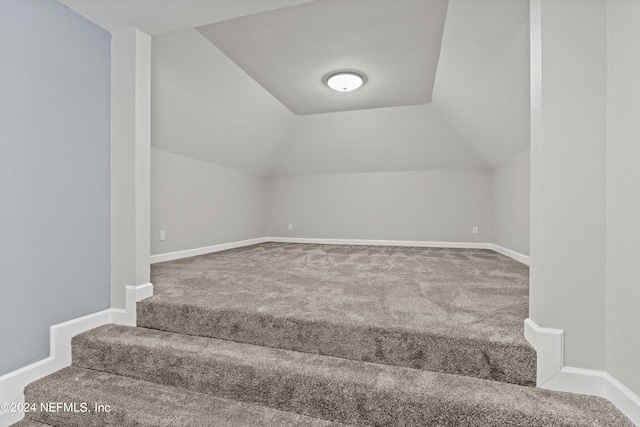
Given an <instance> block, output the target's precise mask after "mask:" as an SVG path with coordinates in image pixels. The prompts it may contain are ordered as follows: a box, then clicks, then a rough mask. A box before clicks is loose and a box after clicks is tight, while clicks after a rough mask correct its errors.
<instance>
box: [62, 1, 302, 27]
mask: <svg viewBox="0 0 640 427" xmlns="http://www.w3.org/2000/svg"><path fill="white" fill-rule="evenodd" d="M58 1H59V2H60V3H62V4H64V5H66V6H67V7H69V8H70V9H72V10H74V11H75V12H77V13H79V14H80V15H82V16H84V17H85V18H86V19H88V20H89V21H91V22H93V23H95V24H97V25H99V26H101V27H102V28H104V29H105V30H107V31H110V32H114V31H118V30H122V29H125V28H131V27H136V28H138V29H139V30H141V31H143V32H145V33H147V34H149V35H150V36H157V35H159V34H166V33H170V32H172V31H179V30H185V29H188V28H194V27H198V26H200V25H206V24H211V23H213V22H220V21H225V20H227V19H233V18H236V17H238V16H245V15H250V14H253V13H260V12H265V11H268V10H273V9H278V8H281V7H287V6H294V5H297V4H301V3H307V2H310V1H313V0H58Z"/></svg>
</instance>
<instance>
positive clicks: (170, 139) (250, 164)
mask: <svg viewBox="0 0 640 427" xmlns="http://www.w3.org/2000/svg"><path fill="white" fill-rule="evenodd" d="M0 1H1V0H0ZM60 1H62V2H63V3H65V4H68V5H70V7H72V8H74V9H75V8H76V6H77V7H78V8H79V9H80V10H79V11H80V12H81V13H82V11H84V13H83V14H85V16H87V17H88V16H89V15H91V16H98V18H94V19H91V20H93V21H94V22H97V23H98V24H99V25H103V24H104V25H103V26H105V27H106V28H109V29H112V30H113V29H114V28H116V27H118V28H121V27H122V26H131V25H134V26H137V27H138V28H140V29H142V30H143V31H146V32H149V33H151V34H157V33H158V32H163V33H167V32H171V31H175V30H177V29H179V28H180V27H184V26H185V25H188V28H189V29H185V30H184V31H177V32H173V33H169V34H163V35H158V36H155V37H154V38H153V42H152V47H153V52H152V60H153V67H152V130H151V131H152V141H151V143H152V146H154V147H156V148H160V149H164V150H167V151H171V152H174V153H178V154H182V155H185V156H189V157H193V158H197V159H201V160H205V161H209V162H213V163H217V164H221V165H225V166H229V167H233V168H237V169H241V170H245V171H248V172H250V173H255V174H260V175H281V174H312V173H349V172H378V171H389V170H425V169H433V168H445V167H446V168H452V167H481V168H491V167H494V166H497V165H499V164H501V163H503V162H505V161H506V160H508V159H509V158H511V157H512V156H513V155H514V154H516V153H518V152H520V151H522V150H524V149H526V148H527V147H528V146H529V40H528V13H529V1H528V0H449V4H448V9H447V16H446V21H445V25H444V31H443V35H442V44H441V51H440V55H439V61H438V64H437V72H436V76H435V84H434V86H433V96H432V98H433V99H432V101H431V103H429V104H427V105H413V106H392V107H382V108H372V109H360V110H355V111H343V112H330V113H324V114H310V115H304V116H298V115H295V114H293V113H291V111H290V110H289V109H288V108H286V107H285V106H284V105H283V102H284V101H283V100H281V99H279V98H278V97H276V96H274V95H273V91H272V90H267V89H268V88H265V87H264V86H263V82H260V81H259V78H258V77H255V76H252V75H251V72H248V71H247V72H245V71H244V70H243V69H242V68H241V67H240V66H239V65H238V64H237V63H235V62H234V61H232V60H231V59H230V58H229V57H228V56H227V55H225V53H223V52H222V51H221V50H220V49H218V48H217V47H216V46H215V45H214V44H213V43H211V42H210V41H209V40H208V39H206V38H205V37H204V36H203V35H202V34H201V33H200V32H198V31H196V30H195V29H193V27H197V26H201V25H204V24H210V23H213V22H218V21H220V20H224V19H227V18H229V17H231V18H235V17H238V16H241V15H243V14H244V13H260V12H262V11H263V10H273V9H275V8H277V7H280V6H283V5H291V4H295V5H298V4H300V3H304V2H303V1H299V0H290V1H289V0H204V1H190V0H155V1H146V0H129V1H123V0H97V1H89V0H60ZM373 1H374V0H339V1H335V2H334V0H320V1H319V2H318V3H319V4H320V3H325V4H332V5H334V6H333V7H334V8H337V9H335V10H336V13H339V11H340V5H343V4H345V3H346V2H349V3H351V2H353V3H359V4H365V3H366V4H367V5H371V4H373ZM375 1H376V3H378V2H380V4H387V5H388V4H394V5H398V4H401V3H403V2H405V1H409V2H413V1H415V0H375ZM417 1H419V2H420V3H430V2H432V1H435V0H417ZM437 1H439V0H437ZM126 4H130V5H131V8H132V9H131V10H129V9H128V8H127V7H125V5H126ZM310 5H315V3H311V4H310ZM310 5H309V6H310ZM196 6H198V7H201V9H200V13H195V12H194V10H195V7H196ZM305 6H307V5H299V6H294V7H292V8H291V9H297V8H303V7H305ZM366 7H368V6H363V9H366ZM158 8H159V9H161V10H163V11H164V12H162V13H160V12H158ZM183 9H184V10H183ZM76 10H78V9H76ZM286 10H287V9H281V10H280V11H286ZM276 12H278V11H274V12H267V13H266V14H264V15H271V14H276ZM289 12H290V11H289ZM207 13H208V15H207ZM205 15H206V20H207V21H208V22H203V21H204V20H205ZM185 16H188V17H190V18H189V19H187V18H185ZM105 17H107V18H108V19H107V18H105ZM251 18H252V19H258V18H262V17H261V16H259V15H256V16H254V17H251ZM317 18H318V19H317V20H316V17H314V16H307V17H306V18H305V20H306V21H304V22H302V24H304V26H307V27H309V28H312V27H313V28H320V27H321V26H322V25H321V23H322V22H326V19H327V18H326V16H325V17H323V18H322V19H320V17H317ZM244 19H245V18H242V20H244ZM247 19H248V18H247ZM298 19H302V18H298ZM388 19H389V20H393V21H401V22H402V21H403V20H404V19H405V18H404V17H398V16H393V14H390V15H389V16H388ZM238 21H241V20H240V19H239V20H238ZM316 21H319V22H316ZM101 22H102V23H101ZM282 22H284V21H282ZM110 25H111V27H109V26H110ZM389 25H391V24H389ZM396 25H397V23H396ZM285 27H286V26H285ZM259 31H260V26H259V25H258V26H257V28H256V29H254V30H253V31H252V36H251V37H255V34H254V33H258V32H259ZM287 31H288V30H287ZM359 31H360V29H356V28H352V29H351V31H347V34H348V35H350V36H352V37H355V38H358V37H359ZM390 32H391V33H393V31H392V30H389V29H385V30H384V31H383V30H380V33H381V34H382V35H383V36H389V37H393V34H390ZM243 34H244V33H243ZM280 42H282V41H280ZM316 42H317V41H315V42H314V43H316ZM296 43H298V42H297V41H296V42H293V46H296ZM287 46H288V45H287V44H284V45H281V46H280V48H281V49H282V50H285V51H286V50H287ZM296 49H299V46H297V47H296ZM238 51H240V50H239V49H238ZM292 52H293V50H292ZM414 53H415V57H420V55H422V53H423V52H422V51H421V50H418V51H416V52H414ZM296 55H297V53H296ZM369 55H370V56H372V57H375V56H376V54H375V52H370V53H369ZM231 56H233V55H231ZM294 56H295V55H294ZM377 60H378V58H374V59H371V61H377ZM386 61H392V62H393V57H392V56H387V57H386ZM239 62H240V61H239ZM293 62H294V61H289V63H293ZM404 65H405V68H406V69H408V68H411V64H408V63H405V64H404ZM342 66H343V65H342V64H340V65H336V68H338V67H342ZM345 66H348V65H345ZM268 67H270V68H272V71H270V72H272V73H277V72H279V71H278V70H279V63H278V62H275V61H274V62H273V63H271V64H269V66H268ZM330 69H331V67H327V66H320V65H318V70H317V73H318V75H324V73H326V72H328V71H330ZM363 71H365V72H371V71H369V70H363ZM252 77H255V79H254V78H252ZM429 78H430V77H428V78H427V82H428V79H429ZM265 85H266V83H265ZM323 89H326V88H324V87H323ZM364 89H365V88H363V90H364ZM327 90H328V89H327ZM356 93H357V91H356ZM337 95H344V94H340V93H337ZM312 96H313V95H310V94H309V93H307V94H305V97H312ZM281 101H282V102H281ZM304 102H305V103H313V99H312V100H309V99H306V100H305V101H304Z"/></svg>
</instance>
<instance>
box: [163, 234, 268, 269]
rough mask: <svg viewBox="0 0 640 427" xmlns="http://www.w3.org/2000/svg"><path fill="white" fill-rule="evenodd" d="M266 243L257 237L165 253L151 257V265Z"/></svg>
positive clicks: (265, 239) (262, 238)
mask: <svg viewBox="0 0 640 427" xmlns="http://www.w3.org/2000/svg"><path fill="white" fill-rule="evenodd" d="M266 241H267V238H266V237H258V238H256V239H249V240H240V241H237V242H231V243H222V244H220V245H213V246H205V247H202V248H195V249H186V250H184V251H176V252H167V253H165V254H157V255H151V264H157V263H159V262H165V261H173V260H176V259H182V258H189V257H192V256H197V255H205V254H210V253H213V252H220V251H226V250H227V249H235V248H241V247H243V246H250V245H257V244H258V243H264V242H266Z"/></svg>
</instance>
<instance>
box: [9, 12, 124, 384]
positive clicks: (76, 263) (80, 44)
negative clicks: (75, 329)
mask: <svg viewBox="0 0 640 427" xmlns="http://www.w3.org/2000/svg"><path fill="white" fill-rule="evenodd" d="M110 40H111V39H110V35H109V33H107V32H106V31H104V30H102V29H100V28H99V27H97V26H95V25H93V24H91V23H89V22H88V21H86V20H85V19H83V18H81V17H80V16H79V15H76V14H75V13H73V12H71V11H70V10H69V9H67V8H66V7H64V6H62V5H60V4H59V3H57V2H55V1H53V0H43V1H38V2H35V1H20V0H2V1H0V61H1V64H0V93H1V94H2V96H1V97H0V162H1V163H0V235H1V236H2V238H1V239H0V349H1V353H0V374H4V373H7V372H10V371H12V370H15V369H17V368H20V367H22V366H26V365H28V364H30V363H33V362H36V361H38V360H40V359H43V358H46V357H48V356H49V326H50V325H53V324H56V323H60V322H63V321H66V320H69V319H73V318H76V317H79V316H82V315H85V314H89V313H93V312H96V311H99V310H103V309H105V308H108V307H109V305H110V284H109V282H110V278H109V269H110V258H109V250H110V240H109V197H110V196H109V144H110V131H109V126H110V125H109V122H110V100H109V97H110V95H109V94H110Z"/></svg>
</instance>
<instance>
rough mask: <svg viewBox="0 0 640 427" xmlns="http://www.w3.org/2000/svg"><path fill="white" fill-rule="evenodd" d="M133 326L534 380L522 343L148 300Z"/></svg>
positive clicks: (529, 353)
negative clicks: (206, 308) (489, 340)
mask: <svg viewBox="0 0 640 427" xmlns="http://www.w3.org/2000/svg"><path fill="white" fill-rule="evenodd" d="M175 319H181V320H180V322H176V321H175ZM138 326H141V327H147V328H154V329H160V330H165V331H171V332H176V333H184V334H189V335H196V336H203V337H210V338H218V339H224V340H231V341H235V342H242V343H248V344H254V345H261V346H267V347H274V348H283V349H287V350H294V351H301V352H305V353H312V354H322V355H327V356H335V357H341V358H345V359H351V360H359V361H366V362H375V363H383V364H387V365H393V366H404V367H409V368H415V369H424V370H429V371H432V372H442V373H447V374H457V375H465V376H471V377H476V378H483V379H490V380H495V381H501V382H506V383H512V384H519V385H526V386H535V383H536V353H535V351H534V350H533V349H532V348H531V347H528V346H526V345H521V344H514V345H508V344H497V343H490V342H485V341H474V340H468V339H459V338H453V337H446V336H434V335H428V334H420V333H411V332H405V331H396V330H386V329H381V328H364V327H363V328H360V327H353V326H346V325H340V324H333V323H326V322H304V321H300V320H295V321H294V320H291V319H282V318H275V317H273V316H268V315H261V314H257V313H256V314H246V313H239V312H234V311H224V312H212V311H208V310H203V309H199V308H197V307H193V306H179V305H170V306H169V305H162V304H156V303H154V302H153V301H152V300H147V301H143V302H141V303H139V304H138Z"/></svg>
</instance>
